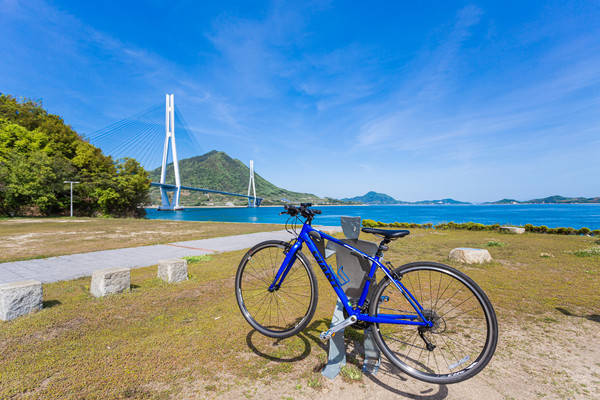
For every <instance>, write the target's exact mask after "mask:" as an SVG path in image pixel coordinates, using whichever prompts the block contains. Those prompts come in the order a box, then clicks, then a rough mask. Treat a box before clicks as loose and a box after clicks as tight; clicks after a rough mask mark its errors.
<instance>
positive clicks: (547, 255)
mask: <svg viewBox="0 0 600 400" xmlns="http://www.w3.org/2000/svg"><path fill="white" fill-rule="evenodd" d="M540 257H544V258H550V257H554V256H553V255H552V253H540Z"/></svg>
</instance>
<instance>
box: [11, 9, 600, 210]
mask: <svg viewBox="0 0 600 400" xmlns="http://www.w3.org/2000/svg"><path fill="white" fill-rule="evenodd" d="M0 92H2V93H6V94H11V95H14V96H17V97H28V98H32V99H37V100H41V101H42V102H43V105H44V107H45V108H47V109H48V110H49V111H50V112H51V113H54V114H58V115H61V116H62V117H63V118H64V120H65V121H66V122H67V123H68V124H70V125H71V126H72V127H73V128H74V129H75V130H77V131H78V132H79V133H81V134H82V135H88V136H89V135H91V134H93V132H96V131H98V130H99V129H101V128H103V127H105V126H107V125H109V124H111V123H114V122H115V121H118V120H121V119H123V118H126V117H128V116H131V115H134V114H136V113H138V112H139V111H141V110H145V109H148V108H149V107H152V106H155V105H157V104H158V105H160V104H161V103H164V95H165V93H173V94H174V97H175V103H176V106H177V108H178V110H179V111H181V113H182V115H184V116H185V119H186V122H187V124H188V127H189V129H190V131H191V132H192V134H193V135H195V139H196V143H198V145H197V147H194V146H186V149H185V150H186V152H187V153H186V154H188V155H192V154H203V153H205V152H207V151H210V150H213V149H216V150H220V151H225V152H226V153H227V154H229V155H231V156H232V157H234V158H237V159H239V160H241V161H242V162H244V163H246V164H248V162H249V160H251V159H252V160H254V165H255V170H256V171H257V173H259V174H260V175H262V176H263V177H265V178H266V179H268V180H269V181H271V182H272V183H274V184H276V185H278V186H281V187H284V188H286V189H290V190H294V191H300V192H310V193H315V194H317V195H320V196H331V197H337V198H341V197H351V196H355V195H360V194H364V193H366V192H367V191H370V190H375V191H377V192H383V193H387V194H389V195H391V196H393V197H395V198H397V199H400V200H405V201H415V200H424V199H439V198H447V197H451V198H455V199H458V200H463V201H471V202H483V201H494V200H498V199H501V198H515V199H518V200H527V199H531V198H539V197H545V196H549V195H555V194H560V195H565V196H586V197H591V196H598V195H600V183H599V177H600V162H599V158H600V2H599V1H578V2H573V1H547V2H523V1H514V2H513V1H505V2H458V1H452V2H441V1H440V2H431V1H429V2H403V1H373V2H359V1H339V2H337V1H303V2H283V1H268V2H260V1H253V2H247V1H218V2H197V1H176V0H174V1H169V2H166V1H155V0H153V1H145V2H136V1H127V2H110V1H102V2H88V1H41V0H27V1H19V0H0ZM161 112H162V110H161V109H160V107H159V108H158V114H159V116H158V117H159V118H164V116H161V115H160V113H161ZM176 133H177V132H176ZM157 146H159V147H160V146H162V143H157ZM134 153H135V152H134ZM132 156H134V157H135V154H132ZM158 165H160V159H158V160H157V161H156V165H152V167H156V166H158ZM184 184H185V182H184ZM259 195H260V194H259Z"/></svg>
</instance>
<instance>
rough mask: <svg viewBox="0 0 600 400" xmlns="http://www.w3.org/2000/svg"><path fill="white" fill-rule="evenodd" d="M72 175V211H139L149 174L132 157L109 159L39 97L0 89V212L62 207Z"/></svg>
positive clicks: (45, 210) (47, 211)
mask: <svg viewBox="0 0 600 400" xmlns="http://www.w3.org/2000/svg"><path fill="white" fill-rule="evenodd" d="M65 180H78V181H81V182H82V183H81V184H80V185H78V186H77V189H76V196H75V198H74V206H75V208H76V210H77V212H78V213H80V214H84V215H94V214H96V213H102V214H106V215H117V216H139V215H141V214H143V212H144V211H143V209H141V208H140V207H141V206H143V204H144V203H146V202H148V201H149V198H148V193H149V189H150V180H149V178H148V174H147V173H146V171H145V170H144V169H143V168H142V167H141V166H140V164H139V163H138V162H137V161H136V160H134V159H124V160H120V161H118V162H114V161H113V160H112V158H111V157H109V156H105V155H104V154H102V151H101V150H100V149H98V148H96V147H94V146H93V145H91V144H90V143H88V142H86V141H85V140H83V139H82V138H81V137H80V136H79V135H78V134H77V133H76V132H75V131H74V130H73V129H71V127H69V126H68V125H66V124H65V123H64V122H63V120H62V119H61V118H60V117H58V116H56V115H52V114H48V113H47V112H46V111H45V110H44V109H43V108H42V106H41V104H40V103H37V102H33V101H31V100H23V101H21V102H19V101H17V100H16V99H15V98H13V97H11V96H7V95H0V214H3V215H24V214H39V215H49V214H57V213H64V212H65V211H66V204H68V202H69V190H68V189H67V187H66V186H65V185H64V183H63V182H64V181H65Z"/></svg>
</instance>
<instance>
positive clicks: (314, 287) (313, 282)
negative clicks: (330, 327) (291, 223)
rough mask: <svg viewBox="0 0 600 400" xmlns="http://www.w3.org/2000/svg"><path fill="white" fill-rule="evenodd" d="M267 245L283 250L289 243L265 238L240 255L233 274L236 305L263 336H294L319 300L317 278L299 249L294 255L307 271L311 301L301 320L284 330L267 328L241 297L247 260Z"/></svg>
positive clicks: (307, 322)
mask: <svg viewBox="0 0 600 400" xmlns="http://www.w3.org/2000/svg"><path fill="white" fill-rule="evenodd" d="M268 247H279V248H281V250H282V251H284V250H285V249H287V248H288V247H289V243H288V242H283V241H280V240H267V241H264V242H261V243H258V244H257V245H255V246H254V247H252V248H251V249H250V250H248V252H247V253H246V254H244V257H242V260H241V261H240V264H239V266H238V269H237V273H236V275H235V296H236V300H237V303H238V306H239V308H240V311H241V312H242V316H243V317H244V318H245V319H246V321H247V322H248V323H249V324H250V326H252V327H253V328H254V329H256V330H257V331H258V332H259V333H261V334H263V335H265V336H268V337H272V338H278V339H283V338H287V337H290V336H294V335H296V334H298V333H300V332H301V331H302V330H303V329H304V328H306V326H307V325H308V324H309V323H310V321H311V320H312V317H313V316H314V314H315V310H316V309H317V303H318V300H319V299H318V297H319V289H318V283H317V278H316V276H315V273H314V271H313V269H312V267H311V265H310V262H309V260H308V258H307V257H306V255H304V254H303V253H302V252H301V251H298V253H297V254H296V257H297V258H298V259H299V260H300V263H301V264H302V266H303V267H304V269H305V270H306V271H307V274H308V278H309V281H310V290H311V301H310V305H309V307H308V309H307V312H306V314H305V315H304V317H302V319H301V321H300V322H299V323H298V324H297V325H296V326H294V327H293V328H292V329H288V330H284V331H274V330H271V329H267V328H265V327H264V326H262V325H261V324H260V323H258V322H257V321H256V320H255V319H254V318H253V317H252V316H251V314H250V312H249V311H248V309H247V308H246V306H245V304H244V299H243V297H242V288H241V283H242V275H243V273H244V268H245V266H246V264H247V262H248V260H249V259H250V258H251V257H252V256H253V255H254V254H256V253H257V252H259V251H260V250H263V249H265V248H268Z"/></svg>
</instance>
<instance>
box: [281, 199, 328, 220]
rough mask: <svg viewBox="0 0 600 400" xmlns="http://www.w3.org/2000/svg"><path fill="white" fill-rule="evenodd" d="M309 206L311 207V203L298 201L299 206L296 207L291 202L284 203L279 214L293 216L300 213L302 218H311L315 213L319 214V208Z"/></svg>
mask: <svg viewBox="0 0 600 400" xmlns="http://www.w3.org/2000/svg"><path fill="white" fill-rule="evenodd" d="M310 207H312V203H300V206H299V207H296V206H294V205H292V204H285V205H284V206H283V208H284V209H285V211H282V212H280V213H279V215H282V214H289V215H290V216H292V217H295V216H296V215H298V214H300V215H302V216H303V217H304V218H308V219H311V220H312V218H313V217H314V216H315V215H318V214H321V210H316V209H311V208H310Z"/></svg>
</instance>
